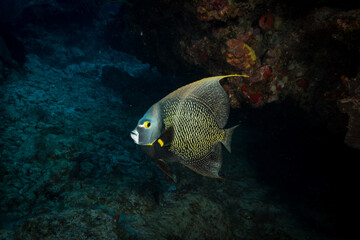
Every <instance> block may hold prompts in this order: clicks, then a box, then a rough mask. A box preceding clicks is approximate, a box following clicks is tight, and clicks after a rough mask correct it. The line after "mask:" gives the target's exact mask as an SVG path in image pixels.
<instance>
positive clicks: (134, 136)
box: [130, 129, 139, 144]
mask: <svg viewBox="0 0 360 240" xmlns="http://www.w3.org/2000/svg"><path fill="white" fill-rule="evenodd" d="M130 137H131V138H132V139H133V140H134V142H135V143H136V144H139V133H138V131H136V129H135V130H133V131H132V132H131V133H130Z"/></svg>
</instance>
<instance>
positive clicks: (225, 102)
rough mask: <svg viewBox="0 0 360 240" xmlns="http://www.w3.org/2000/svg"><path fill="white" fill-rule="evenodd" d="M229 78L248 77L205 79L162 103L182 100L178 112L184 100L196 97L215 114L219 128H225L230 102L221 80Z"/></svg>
mask: <svg viewBox="0 0 360 240" xmlns="http://www.w3.org/2000/svg"><path fill="white" fill-rule="evenodd" d="M227 77H248V76H246V75H236V74H234V75H226V76H216V77H209V78H203V79H201V80H199V81H196V82H193V83H190V84H188V85H186V86H183V87H181V88H179V89H177V90H176V91H174V92H172V93H170V94H169V95H167V96H166V97H165V98H163V100H162V101H166V100H169V99H172V98H178V99H180V103H179V106H178V111H180V109H181V107H182V103H181V102H182V100H183V99H185V98H187V97H194V98H197V99H199V100H201V101H202V102H203V103H204V104H206V106H207V107H208V108H209V110H210V111H211V112H212V113H213V115H214V117H215V119H216V122H217V123H218V126H219V128H224V127H225V124H226V122H227V119H228V117H229V112H230V102H229V97H228V96H227V94H226V92H225V90H224V89H223V88H222V86H221V85H220V82H219V81H220V80H221V79H223V78H227Z"/></svg>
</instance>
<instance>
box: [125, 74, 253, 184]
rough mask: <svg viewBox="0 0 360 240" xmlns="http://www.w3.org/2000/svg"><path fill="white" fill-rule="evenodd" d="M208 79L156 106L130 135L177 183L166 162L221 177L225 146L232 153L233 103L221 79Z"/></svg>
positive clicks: (175, 92)
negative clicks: (229, 119) (176, 163)
mask: <svg viewBox="0 0 360 240" xmlns="http://www.w3.org/2000/svg"><path fill="white" fill-rule="evenodd" d="M227 77H248V76H246V75H227V76H216V77H209V78H204V79H201V80H199V81H196V82H193V83H190V84H188V85H186V86H183V87H181V88H179V89H177V90H175V91H174V92H172V93H170V94H169V95H167V96H166V97H164V98H163V99H161V100H160V101H159V102H157V103H155V104H154V105H152V106H151V107H150V108H149V110H148V111H147V112H146V113H145V114H144V116H143V117H142V118H141V119H140V120H139V121H138V124H137V126H136V128H135V129H134V130H133V131H132V132H131V134H130V136H131V138H132V139H133V140H134V142H135V143H136V144H138V145H140V147H141V149H142V150H143V151H144V152H145V153H146V154H147V155H148V156H150V157H151V158H152V159H153V160H154V161H155V163H156V164H157V165H158V166H159V167H160V169H161V170H162V171H163V172H165V173H166V174H167V175H168V176H169V177H171V178H172V179H173V180H174V181H175V179H174V178H173V176H172V175H171V173H170V172H169V170H168V167H167V165H166V162H179V163H181V164H183V165H185V166H186V167H188V168H190V169H191V170H193V171H194V172H196V173H198V174H201V175H203V176H208V177H213V178H221V177H220V176H219V170H220V168H221V165H222V153H221V149H222V147H221V144H223V145H224V146H225V148H226V149H227V150H228V151H229V152H230V151H231V148H230V145H231V138H232V133H233V131H234V129H235V128H236V127H237V126H234V127H232V128H229V129H224V127H225V125H226V123H227V120H228V117H229V112H230V102H229V98H228V96H227V94H226V92H225V90H224V89H223V88H222V86H221V85H220V82H219V81H220V80H221V79H223V78H227Z"/></svg>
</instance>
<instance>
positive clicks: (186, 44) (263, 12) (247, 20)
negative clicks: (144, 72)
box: [134, 0, 360, 128]
mask: <svg viewBox="0 0 360 240" xmlns="http://www.w3.org/2000/svg"><path fill="white" fill-rule="evenodd" d="M314 4H315V3H314ZM159 6H161V7H164V6H166V9H167V11H166V13H164V15H167V14H169V13H172V14H173V15H175V16H177V17H178V18H177V20H176V22H173V23H169V25H168V26H169V28H173V29H176V30H177V31H176V34H175V35H173V36H172V37H171V40H170V38H169V40H164V39H162V40H161V43H160V41H159V42H157V43H155V44H153V46H160V45H162V46H166V48H167V49H172V53H173V55H172V56H171V57H167V58H166V61H169V59H179V57H180V59H181V60H180V59H179V61H178V63H179V64H178V66H180V65H184V66H190V69H191V70H188V71H186V70H185V71H184V70H182V71H181V72H182V73H185V72H189V71H190V72H194V69H196V70H197V71H205V72H207V73H208V74H209V75H222V74H230V73H241V74H246V75H249V76H250V78H249V79H248V80H245V82H244V81H243V80H241V81H237V82H235V81H233V80H231V79H229V80H228V81H233V82H231V83H228V84H226V83H224V84H225V85H226V91H227V92H228V93H229V95H230V101H231V102H232V107H240V106H241V104H242V103H244V104H250V105H251V106H253V107H259V106H263V105H264V104H266V103H271V102H281V101H283V100H284V99H286V98H292V99H295V100H296V102H297V103H298V104H299V105H300V106H301V107H302V108H303V109H306V110H307V111H313V110H315V108H319V109H320V110H319V111H318V112H319V115H320V116H321V118H323V119H326V120H328V121H329V122H331V123H330V125H336V121H335V120H334V118H333V116H335V115H337V114H338V113H339V110H338V109H337V106H336V101H337V100H339V99H340V98H339V95H336V94H335V95H334V94H333V95H331V94H329V93H330V92H336V89H337V88H341V83H340V82H339V81H338V79H339V76H341V75H345V76H349V74H350V75H351V76H354V75H356V74H357V71H358V70H357V62H359V61H360V60H359V59H360V57H359V54H358V46H357V42H359V41H360V39H359V36H360V34H359V31H360V27H359V18H360V17H359V16H360V14H359V10H356V9H353V10H348V9H347V10H344V11H341V10H336V8H329V7H319V8H312V7H311V4H310V5H309V6H308V7H307V8H306V9H304V10H303V11H301V14H296V12H298V11H297V9H298V8H299V7H298V6H297V5H296V3H294V6H292V5H291V4H289V5H286V4H279V3H276V2H275V1H267V2H266V3H265V2H264V1H261V0H257V1H243V2H238V1H227V0H212V1H201V0H196V1H195V0H194V1H190V0H189V1H184V2H181V3H179V2H176V3H174V4H172V5H169V4H168V2H167V1H160V5H159ZM296 6H297V7H296ZM151 8H154V9H155V6H152V7H151ZM180 10H181V12H179V11H180ZM142 14H146V13H144V12H143V13H142ZM149 17H150V18H151V16H149ZM157 21H158V19H157ZM134 24H135V26H136V28H141V29H143V31H144V34H145V35H149V34H150V33H149V34H148V33H146V30H144V26H147V25H143V24H141V23H134ZM151 35H152V36H154V33H151ZM157 36H166V31H165V32H162V31H161V30H159V31H157ZM152 39H154V38H152ZM314 39H317V41H314ZM156 52H159V51H156ZM167 54H168V53H167ZM153 55H156V54H155V52H154V54H153ZM160 55H161V54H160ZM338 59H341V61H338ZM350 59H351V60H350ZM170 61H171V60H170ZM182 61H185V63H184V62H182ZM168 65H169V64H168ZM178 69H179V68H178ZM269 73H271V74H269ZM180 74H181V73H180ZM244 84H245V90H244V89H243V85H244ZM319 89H320V90H319ZM317 91H320V93H319V92H317ZM326 92H329V93H326ZM319 95H320V96H324V97H323V98H319V97H318V96H319ZM330 95H331V96H336V97H337V98H336V99H333V100H331V97H330ZM319 106H322V107H319ZM337 124H338V128H341V126H340V125H341V124H342V123H341V122H339V123H337Z"/></svg>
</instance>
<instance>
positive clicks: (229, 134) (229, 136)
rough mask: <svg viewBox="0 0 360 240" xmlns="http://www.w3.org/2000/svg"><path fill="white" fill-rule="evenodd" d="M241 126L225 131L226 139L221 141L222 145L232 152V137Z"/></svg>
mask: <svg viewBox="0 0 360 240" xmlns="http://www.w3.org/2000/svg"><path fill="white" fill-rule="evenodd" d="M238 126H239V125H236V126H234V127H231V128H228V129H225V134H224V138H223V140H222V141H221V143H222V144H223V145H224V146H225V148H226V149H227V150H228V151H229V152H231V139H232V135H233V133H234V130H235V128H237V127H238Z"/></svg>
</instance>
